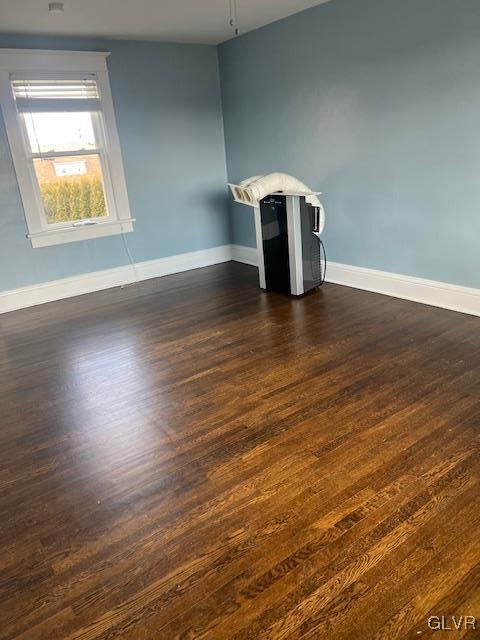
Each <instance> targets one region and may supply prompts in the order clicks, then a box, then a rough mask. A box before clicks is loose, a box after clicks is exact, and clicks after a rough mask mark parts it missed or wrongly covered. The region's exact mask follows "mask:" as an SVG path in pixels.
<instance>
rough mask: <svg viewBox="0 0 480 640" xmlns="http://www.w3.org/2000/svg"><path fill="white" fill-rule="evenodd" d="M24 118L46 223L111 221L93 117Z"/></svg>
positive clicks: (53, 115) (82, 114)
mask: <svg viewBox="0 0 480 640" xmlns="http://www.w3.org/2000/svg"><path fill="white" fill-rule="evenodd" d="M24 118H25V125H26V130H27V135H28V141H29V144H30V148H31V151H32V155H33V165H34V169H35V174H36V177H37V181H38V185H39V188H40V194H41V197H42V203H43V207H44V211H45V217H46V221H47V223H48V224H58V223H61V222H69V221H78V220H86V219H90V218H102V217H105V216H107V215H108V214H107V207H106V202H105V193H104V188H103V180H102V168H101V163H100V155H99V154H98V153H95V150H96V149H97V143H96V140H95V134H94V128H93V123H92V115H91V114H90V113H88V112H78V113H26V114H25V115H24ZM82 152H85V155H83V154H82ZM69 153H71V154H74V155H69ZM63 154H65V155H63Z"/></svg>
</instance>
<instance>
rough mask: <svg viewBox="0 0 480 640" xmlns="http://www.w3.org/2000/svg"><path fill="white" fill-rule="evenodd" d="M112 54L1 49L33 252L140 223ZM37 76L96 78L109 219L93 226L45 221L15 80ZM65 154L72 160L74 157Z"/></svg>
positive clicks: (2, 83)
mask: <svg viewBox="0 0 480 640" xmlns="http://www.w3.org/2000/svg"><path fill="white" fill-rule="evenodd" d="M109 55H110V54H109V53H100V52H90V51H46V50H35V49H0V106H1V107H2V111H3V118H4V121H5V128H6V131H7V136H8V141H9V144H10V150H11V153H12V159H13V164H14V168H15V173H16V175H17V181H18V186H19V189H20V195H21V198H22V202H23V208H24V211H25V219H26V222H27V227H28V234H27V237H28V238H30V240H31V243H32V247H34V248H36V247H47V246H50V245H54V244H64V243H67V242H75V241H77V240H88V239H91V238H100V237H103V236H110V235H117V234H120V233H128V232H130V231H133V223H134V222H135V219H134V218H132V217H131V214H130V206H129V203H128V194H127V187H126V184H125V174H124V170H123V162H122V153H121V149H120V140H119V138H118V132H117V126H116V121H115V112H114V109H113V101H112V94H111V91H110V83H109V79H108V70H107V57H108V56H109ZM16 73H22V74H29V77H30V74H31V77H32V79H35V77H37V78H41V77H42V75H43V76H44V77H45V76H48V75H49V74H57V73H58V74H62V75H64V74H65V75H67V76H68V74H69V73H71V74H78V73H89V74H90V73H93V74H94V75H95V76H96V81H97V87H98V91H99V94H100V101H101V106H102V116H101V117H97V116H95V115H94V117H93V121H94V128H95V134H96V137H97V136H98V138H97V139H99V140H100V141H101V146H102V158H101V162H102V171H103V172H104V174H105V175H104V188H105V198H106V202H107V208H108V216H107V217H106V218H102V219H99V220H98V221H95V220H91V221H88V224H87V223H86V224H83V225H82V224H81V223H80V224H79V223H77V224H75V223H73V222H72V223H62V224H57V225H48V228H47V226H46V223H45V219H44V212H43V206H42V203H41V200H40V199H39V190H38V182H37V179H36V176H35V173H34V171H33V170H32V166H31V165H32V163H31V162H30V161H29V159H28V158H29V156H30V155H31V153H30V149H29V148H28V146H27V145H28V142H27V141H26V139H25V135H24V126H23V123H21V122H20V118H21V117H22V115H21V114H20V113H19V112H18V111H17V107H16V104H15V98H14V96H13V90H12V87H11V80H10V76H11V75H12V74H16ZM64 155H69V154H68V152H67V153H65V154H64Z"/></svg>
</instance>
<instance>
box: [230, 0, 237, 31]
mask: <svg viewBox="0 0 480 640" xmlns="http://www.w3.org/2000/svg"><path fill="white" fill-rule="evenodd" d="M228 1H229V8H230V21H229V24H230V26H231V27H232V29H233V33H234V34H235V35H236V36H238V35H239V33H240V30H239V28H238V9H237V0H228Z"/></svg>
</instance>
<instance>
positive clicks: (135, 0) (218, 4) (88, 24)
mask: <svg viewBox="0 0 480 640" xmlns="http://www.w3.org/2000/svg"><path fill="white" fill-rule="evenodd" d="M48 1H49V0H0V32H3V33H31V34H40V35H79V36H99V37H108V38H131V39H139V40H160V41H167V42H197V43H203V44H218V43H219V42H223V41H224V40H228V39H229V38H231V37H233V33H232V28H231V27H230V26H229V18H230V10H229V0H64V12H63V13H59V14H50V13H49V12H48ZM327 1H328V0H237V13H238V26H239V29H240V32H242V33H245V32H246V31H251V30H252V29H256V28H257V27H260V26H263V25H265V24H268V23H270V22H274V21H275V20H280V19H281V18H285V17H286V16H289V15H291V14H293V13H297V12H298V11H302V10H303V9H308V8H309V7H313V6H315V5H317V4H322V3H323V2H327Z"/></svg>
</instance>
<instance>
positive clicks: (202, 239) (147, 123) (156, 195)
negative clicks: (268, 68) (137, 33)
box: [0, 35, 229, 290]
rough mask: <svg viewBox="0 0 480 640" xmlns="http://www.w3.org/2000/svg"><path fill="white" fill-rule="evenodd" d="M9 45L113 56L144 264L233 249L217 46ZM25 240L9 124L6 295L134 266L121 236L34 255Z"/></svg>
mask: <svg viewBox="0 0 480 640" xmlns="http://www.w3.org/2000/svg"><path fill="white" fill-rule="evenodd" d="M0 47H16V48H23V47H25V48H48V49H74V50H94V51H95V50H96V51H111V52H112V55H111V56H110V57H109V58H108V67H109V73H110V82H111V87H112V94H113V101H114V106H115V112H116V117H117V125H118V131H119V136H120V143H121V146H122V153H123V161H124V166H125V174H126V181H127V188H128V194H129V199H130V208H131V212H132V216H133V217H135V218H137V222H136V224H135V227H134V232H133V233H129V234H126V240H127V243H128V245H129V248H130V250H131V253H132V256H133V259H134V260H135V261H141V260H150V259H154V258H160V257H163V256H169V255H174V254H178V253H183V252H187V251H194V250H197V249H206V248H210V247H214V246H219V245H222V244H226V243H228V242H229V222H228V215H227V210H226V193H225V180H226V177H225V153H224V140H223V125H222V112H221V103H220V87H219V78H218V61H217V50H216V48H215V47H208V46H201V45H199V46H196V45H175V44H158V43H145V42H133V41H127V42H125V41H116V40H115V41H106V40H90V39H84V38H82V39H77V38H37V37H27V36H25V37H23V36H7V35H3V36H0ZM26 233H27V229H26V224H25V219H24V215H23V209H22V204H21V200H20V195H19V192H18V187H17V182H16V178H15V174H14V171H13V166H12V160H11V156H10V151H9V147H8V144H7V138H6V134H5V128H4V125H3V121H2V119H1V118H0V290H8V289H13V288H16V287H21V286H24V285H29V284H33V283H38V282H44V281H47V280H53V279H56V278H63V277H67V276H72V275H76V274H80V273H84V272H88V271H96V270H98V269H106V268H109V267H115V266H119V265H122V264H126V263H128V256H127V255H126V252H125V247H124V245H123V241H122V237H121V236H112V237H109V238H101V239H97V240H89V241H82V242H74V243H70V244H65V245H58V246H54V247H48V248H42V249H32V247H31V244H30V241H29V240H27V239H26V238H25V234H26Z"/></svg>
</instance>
